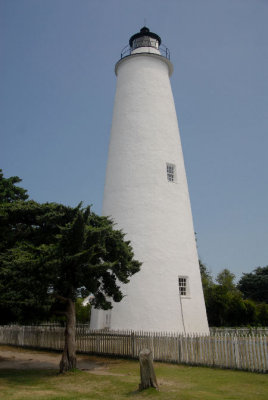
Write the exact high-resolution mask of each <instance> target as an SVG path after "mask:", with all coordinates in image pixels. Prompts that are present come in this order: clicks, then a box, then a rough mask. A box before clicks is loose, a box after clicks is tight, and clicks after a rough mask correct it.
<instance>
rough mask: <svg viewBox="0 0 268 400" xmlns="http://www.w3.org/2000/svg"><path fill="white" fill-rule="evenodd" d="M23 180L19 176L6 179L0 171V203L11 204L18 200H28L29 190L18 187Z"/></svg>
mask: <svg viewBox="0 0 268 400" xmlns="http://www.w3.org/2000/svg"><path fill="white" fill-rule="evenodd" d="M20 182H21V179H20V178H19V177H18V176H11V177H10V178H4V175H3V171H2V169H0V203H11V202H13V201H18V200H27V199H28V197H29V196H28V195H27V190H25V189H23V188H21V187H18V186H16V185H17V183H20Z"/></svg>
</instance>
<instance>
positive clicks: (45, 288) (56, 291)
mask: <svg viewBox="0 0 268 400" xmlns="http://www.w3.org/2000/svg"><path fill="white" fill-rule="evenodd" d="M0 231H1V239H2V245H1V248H0V304H1V309H0V311H1V316H0V319H1V322H2V323H3V322H4V323H6V322H8V320H14V319H15V320H17V321H19V322H29V321H30V320H35V321H36V320H38V319H43V318H45V316H46V315H47V314H48V312H49V310H50V309H51V307H52V305H53V310H55V309H56V308H57V305H60V304H59V302H60V301H61V300H62V299H63V298H64V299H65V300H66V299H71V300H72V301H73V302H75V301H76V299H77V298H78V297H80V296H81V295H82V296H86V295H88V294H89V293H92V294H93V295H94V296H95V299H94V305H95V306H96V307H102V308H106V309H107V308H110V307H111V301H110V299H112V300H113V301H120V300H121V299H122V293H121V290H120V287H119V285H118V282H123V283H127V282H128V281H129V278H130V277H131V276H132V275H133V274H134V273H136V272H138V271H139V268H140V263H139V262H138V261H136V260H134V259H133V251H132V248H131V246H130V243H129V242H127V241H125V240H124V234H123V233H122V232H121V231H118V230H114V229H113V222H112V221H110V220H109V219H108V218H106V217H99V216H97V215H96V214H94V213H91V212H90V209H89V207H87V208H82V207H81V205H79V206H78V207H76V208H71V207H67V206H63V205H61V204H55V203H46V204H39V203H36V202H33V201H25V202H20V201H18V202H13V203H3V204H0ZM108 298H109V300H108ZM59 308H60V307H59Z"/></svg>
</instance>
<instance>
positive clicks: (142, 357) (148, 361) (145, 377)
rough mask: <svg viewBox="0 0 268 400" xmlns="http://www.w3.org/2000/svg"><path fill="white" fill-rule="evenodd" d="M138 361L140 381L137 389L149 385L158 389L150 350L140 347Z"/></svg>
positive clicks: (142, 388)
mask: <svg viewBox="0 0 268 400" xmlns="http://www.w3.org/2000/svg"><path fill="white" fill-rule="evenodd" d="M139 361H140V374H141V383H140V385H139V390H144V389H147V388H149V387H153V388H155V389H157V390H158V384H157V380H156V376H155V372H154V366H153V356H152V352H151V350H149V349H142V350H141V351H140V353H139Z"/></svg>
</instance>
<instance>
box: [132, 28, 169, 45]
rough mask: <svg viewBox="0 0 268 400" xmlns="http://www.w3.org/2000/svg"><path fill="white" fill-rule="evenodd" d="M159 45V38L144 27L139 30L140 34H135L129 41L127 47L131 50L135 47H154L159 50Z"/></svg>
mask: <svg viewBox="0 0 268 400" xmlns="http://www.w3.org/2000/svg"><path fill="white" fill-rule="evenodd" d="M160 44H161V38H160V36H158V35H157V34H156V33H153V32H150V29H148V28H147V27H146V26H144V27H143V28H141V30H140V32H138V33H135V35H132V36H131V38H130V39H129V45H130V47H131V49H132V50H134V49H136V48H137V47H155V48H156V49H158V48H159V46H160Z"/></svg>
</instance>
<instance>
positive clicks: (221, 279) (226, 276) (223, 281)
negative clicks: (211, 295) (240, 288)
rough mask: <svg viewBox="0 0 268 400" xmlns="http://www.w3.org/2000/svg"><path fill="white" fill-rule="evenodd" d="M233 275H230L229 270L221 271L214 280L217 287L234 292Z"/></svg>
mask: <svg viewBox="0 0 268 400" xmlns="http://www.w3.org/2000/svg"><path fill="white" fill-rule="evenodd" d="M234 280H235V275H234V274H232V272H231V271H229V269H227V268H225V269H224V270H222V271H221V272H220V273H219V274H218V275H217V278H216V282H218V284H219V285H221V286H224V287H225V288H226V289H227V290H235V289H236V287H235V283H234Z"/></svg>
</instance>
